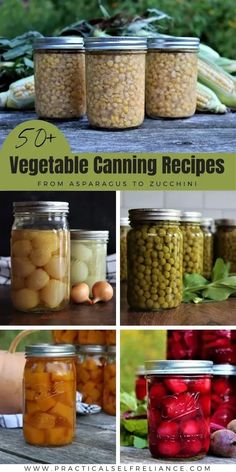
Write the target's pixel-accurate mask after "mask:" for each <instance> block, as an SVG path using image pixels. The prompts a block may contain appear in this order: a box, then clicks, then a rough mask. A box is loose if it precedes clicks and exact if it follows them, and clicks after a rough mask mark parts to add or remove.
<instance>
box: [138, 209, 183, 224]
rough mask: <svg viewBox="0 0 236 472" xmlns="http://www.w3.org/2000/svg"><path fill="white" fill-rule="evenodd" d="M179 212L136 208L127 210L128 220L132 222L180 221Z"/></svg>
mask: <svg viewBox="0 0 236 472" xmlns="http://www.w3.org/2000/svg"><path fill="white" fill-rule="evenodd" d="M180 215H181V211H180V210H169V209H166V208H138V209H132V210H129V220H130V222H133V221H141V222H142V221H175V222H179V221H180Z"/></svg>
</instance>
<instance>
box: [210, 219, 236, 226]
mask: <svg viewBox="0 0 236 472" xmlns="http://www.w3.org/2000/svg"><path fill="white" fill-rule="evenodd" d="M215 225H216V226H236V220H235V219H233V218H221V219H219V220H215Z"/></svg>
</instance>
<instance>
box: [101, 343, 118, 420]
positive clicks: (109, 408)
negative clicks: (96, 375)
mask: <svg viewBox="0 0 236 472" xmlns="http://www.w3.org/2000/svg"><path fill="white" fill-rule="evenodd" d="M103 410H104V411H105V413H108V414H109V415H115V414H116V346H109V347H108V348H107V359H106V364H105V367H104V390H103Z"/></svg>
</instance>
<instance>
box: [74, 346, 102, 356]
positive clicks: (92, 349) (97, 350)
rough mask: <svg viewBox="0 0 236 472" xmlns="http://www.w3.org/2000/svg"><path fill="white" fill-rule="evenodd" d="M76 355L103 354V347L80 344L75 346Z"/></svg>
mask: <svg viewBox="0 0 236 472" xmlns="http://www.w3.org/2000/svg"><path fill="white" fill-rule="evenodd" d="M76 352H77V353H78V354H105V347H104V346H101V345H100V344H80V345H79V346H76Z"/></svg>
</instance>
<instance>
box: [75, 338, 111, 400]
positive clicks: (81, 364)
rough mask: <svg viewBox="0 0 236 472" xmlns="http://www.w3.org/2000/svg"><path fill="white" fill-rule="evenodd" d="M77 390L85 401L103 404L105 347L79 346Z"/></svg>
mask: <svg viewBox="0 0 236 472" xmlns="http://www.w3.org/2000/svg"><path fill="white" fill-rule="evenodd" d="M77 353H78V357H77V390H78V391H79V392H80V393H81V394H82V398H83V402H85V403H88V404H96V405H99V406H102V403H103V384H104V363H105V348H104V346H99V345H84V346H77Z"/></svg>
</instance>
